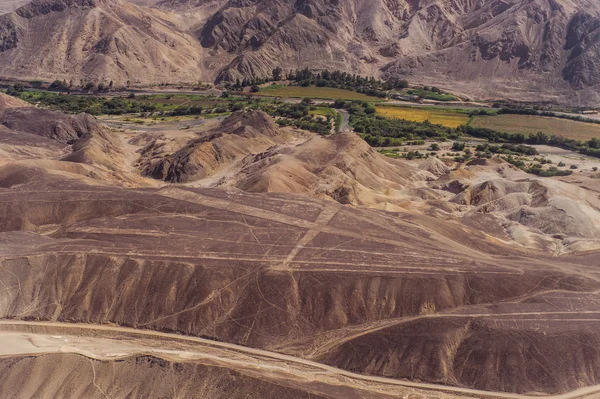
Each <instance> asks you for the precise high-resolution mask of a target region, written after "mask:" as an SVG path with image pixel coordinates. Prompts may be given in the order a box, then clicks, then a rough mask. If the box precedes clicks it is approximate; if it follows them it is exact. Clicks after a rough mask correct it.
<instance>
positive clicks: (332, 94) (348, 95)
mask: <svg viewBox="0 0 600 399" xmlns="http://www.w3.org/2000/svg"><path fill="white" fill-rule="evenodd" d="M257 94H258V95H261V96H269V97H283V98H316V99H322V100H363V101H371V102H376V101H377V102H381V101H384V100H383V99H381V98H378V97H372V96H367V95H366V94H362V93H357V92H355V91H350V90H343V89H334V88H332V87H316V86H309V87H302V86H279V85H273V86H267V87H264V88H261V89H260V91H259V92H258V93H257Z"/></svg>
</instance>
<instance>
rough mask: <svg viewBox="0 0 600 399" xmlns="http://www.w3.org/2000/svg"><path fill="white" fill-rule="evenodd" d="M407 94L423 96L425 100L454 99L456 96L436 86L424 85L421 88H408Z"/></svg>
mask: <svg viewBox="0 0 600 399" xmlns="http://www.w3.org/2000/svg"><path fill="white" fill-rule="evenodd" d="M407 94H408V95H411V96H415V97H419V98H423V99H426V100H435V101H456V100H458V98H457V97H456V96H453V95H452V94H447V93H444V92H443V91H442V90H441V89H439V88H437V87H428V86H424V87H422V88H417V89H410V90H408V91H407Z"/></svg>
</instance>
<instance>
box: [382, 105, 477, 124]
mask: <svg viewBox="0 0 600 399" xmlns="http://www.w3.org/2000/svg"><path fill="white" fill-rule="evenodd" d="M376 109H377V114H379V115H382V116H385V117H388V118H398V119H406V120H408V121H412V122H425V121H429V122H431V123H433V124H437V125H442V126H446V127H453V128H456V127H458V126H461V125H464V124H466V123H468V121H469V114H468V112H467V111H465V110H452V109H439V108H433V107H400V106H393V105H377V107H376Z"/></svg>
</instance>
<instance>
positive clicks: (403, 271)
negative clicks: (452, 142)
mask: <svg viewBox="0 0 600 399" xmlns="http://www.w3.org/2000/svg"><path fill="white" fill-rule="evenodd" d="M46 11H47V10H46ZM53 12H56V11H49V13H48V14H51V13H53ZM48 14H44V15H48ZM197 122H198V123H197V124H195V125H194V128H193V129H192V128H188V129H183V130H179V129H177V130H175V131H168V130H164V131H157V130H156V127H155V126H145V125H140V126H139V127H138V128H137V129H136V130H131V131H130V130H126V129H109V128H108V127H107V126H105V125H103V124H102V123H101V122H100V121H98V120H96V119H95V118H93V117H92V116H90V115H86V114H80V115H66V114H62V113H59V112H54V111H49V110H45V109H41V108H37V107H30V106H25V104H24V103H21V102H19V101H15V100H14V99H12V98H9V97H7V96H6V95H4V94H1V93H0V286H1V289H0V338H1V339H0V371H1V372H0V396H2V397H17V398H20V397H27V398H28V397H47V398H52V397H69V398H71V397H72V398H75V397H99V398H106V397H110V398H113V397H114V398H126V397H152V398H160V397H165V396H172V397H191V396H200V397H202V396H205V397H211V398H213V397H215V398H245V397H261V398H263V397H264V398H281V397H284V398H315V397H316V398H346V397H347V398H381V399H384V398H386V399H388V398H398V397H412V398H414V397H416V398H431V397H436V398H441V399H458V398H461V399H466V398H473V397H477V398H479V397H482V398H494V399H499V398H503V399H506V398H512V399H528V398H531V397H534V396H536V395H537V396H538V397H539V396H540V395H545V396H547V397H554V398H567V399H570V398H578V397H585V396H587V397H588V398H593V397H594V396H597V395H598V394H599V393H600V351H599V349H598V348H599V347H600V325H598V323H599V320H600V319H599V314H600V306H599V304H600V298H599V297H598V296H599V293H600V272H599V270H598V268H597V265H598V263H599V262H600V227H599V226H600V199H599V194H600V188H599V187H600V185H598V183H597V181H598V179H597V176H593V175H590V176H584V175H578V176H577V177H578V179H577V180H575V179H571V180H569V179H566V178H565V179H562V180H559V179H552V178H541V177H532V175H528V174H525V173H524V172H522V171H521V170H518V169H517V168H515V167H513V166H512V165H510V164H508V163H506V162H504V161H502V160H501V159H498V158H491V159H487V160H481V159H480V160H475V161H473V162H470V163H467V164H465V165H462V166H459V167H456V166H455V165H450V166H451V167H449V166H448V165H446V164H444V163H443V162H442V161H441V160H439V159H433V158H432V159H429V160H427V161H424V162H422V163H420V164H418V163H416V162H412V163H407V162H403V161H400V160H396V159H390V158H386V157H384V156H383V155H381V154H379V153H377V152H375V151H374V150H373V149H371V148H370V147H369V146H368V145H367V144H366V143H365V142H363V141H362V140H361V139H359V138H358V137H357V136H356V135H354V134H352V133H348V132H346V133H342V134H337V135H332V136H329V137H321V136H317V135H315V134H312V133H309V132H306V131H301V130H298V129H295V128H290V127H280V126H279V125H278V124H277V123H276V122H275V121H274V120H273V119H272V118H271V117H270V116H268V115H267V114H266V113H264V112H262V111H252V110H246V111H238V112H235V113H233V114H232V115H230V116H229V117H227V118H221V119H219V118H217V119H215V120H198V121H197ZM150 128H152V129H154V130H150ZM144 129H148V130H147V131H144Z"/></svg>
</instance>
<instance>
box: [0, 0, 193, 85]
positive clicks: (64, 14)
mask: <svg viewBox="0 0 600 399" xmlns="http://www.w3.org/2000/svg"><path fill="white" fill-rule="evenodd" d="M177 23H178V19H177V17H175V16H174V15H172V14H167V13H164V12H160V11H158V10H156V9H147V8H141V7H138V6H136V5H133V4H130V3H126V2H122V1H120V0H34V1H33V2H31V3H29V4H27V5H25V6H23V7H21V8H19V9H18V10H17V11H15V12H13V13H10V14H5V15H3V16H0V69H1V70H2V72H1V73H0V75H2V77H18V78H21V79H46V80H50V81H52V80H54V79H60V80H63V79H64V80H66V81H67V83H73V84H74V85H77V86H79V85H81V83H83V84H85V83H86V82H89V81H92V82H104V83H105V84H108V82H109V81H113V83H114V84H116V85H125V84H127V83H128V82H129V83H131V84H137V83H148V82H153V83H161V82H173V81H180V82H196V81H198V80H201V79H202V72H203V69H202V68H201V65H202V63H201V61H202V49H201V47H200V45H199V43H198V42H197V40H195V39H194V38H193V37H191V36H190V35H188V34H187V33H185V32H182V31H181V30H179V29H178V27H177Z"/></svg>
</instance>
